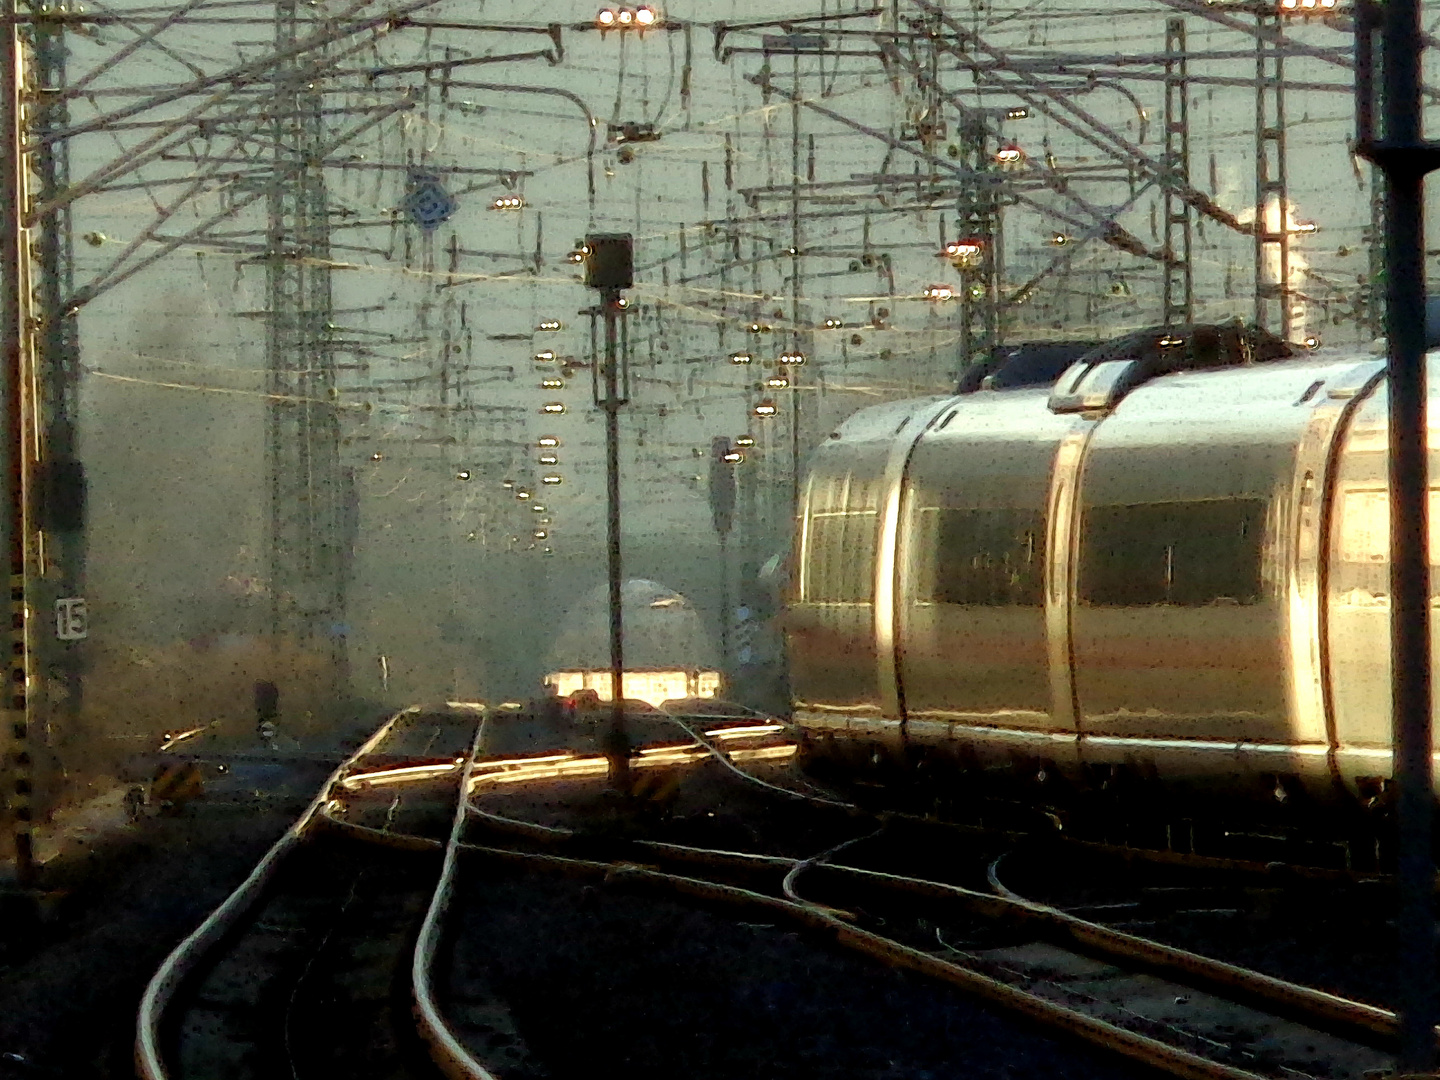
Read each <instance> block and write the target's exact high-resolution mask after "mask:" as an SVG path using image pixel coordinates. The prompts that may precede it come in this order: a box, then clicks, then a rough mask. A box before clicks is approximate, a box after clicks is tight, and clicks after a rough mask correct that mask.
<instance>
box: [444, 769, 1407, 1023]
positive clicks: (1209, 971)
mask: <svg viewBox="0 0 1440 1080" xmlns="http://www.w3.org/2000/svg"><path fill="white" fill-rule="evenodd" d="M742 775H743V774H742ZM483 779H484V778H481V780H482V781H483ZM825 804H826V805H830V806H833V805H834V804H833V803H829V802H828V800H827V801H826V803H825ZM470 813H471V814H472V815H473V816H475V817H476V818H477V819H479V820H481V821H483V822H484V823H485V824H487V825H488V826H490V827H491V828H493V829H495V830H496V831H499V832H502V833H509V834H511V835H514V836H519V837H523V838H525V839H527V840H530V841H533V842H538V843H541V844H561V843H571V842H573V841H574V840H575V839H576V833H575V832H574V830H571V829H566V828H559V827H556V826H550V825H541V824H539V823H536V822H527V821H522V820H520V819H516V818H509V817H505V816H502V815H499V814H495V813H493V812H490V811H484V810H481V809H480V808H479V807H475V806H474V805H473V804H471V807H470ZM900 820H904V819H903V818H900ZM882 828H883V826H882ZM859 839H868V837H862V838H859ZM857 842H858V840H847V841H845V842H844V843H842V844H839V845H837V846H836V847H834V848H831V849H829V850H828V851H826V852H823V853H822V854H820V855H816V856H812V857H811V858H809V859H792V858H785V857H780V856H760V855H752V854H749V853H743V852H719V851H714V850H711V849H705V848H694V847H690V846H688V845H683V844H661V843H655V842H651V841H643V840H642V841H636V842H635V843H634V846H635V847H636V848H637V849H638V850H639V851H643V852H644V853H645V854H646V857H647V858H659V859H662V860H663V859H667V858H668V859H673V860H677V861H688V862H692V863H700V864H706V865H710V866H715V867H723V868H726V869H738V870H746V871H756V870H762V869H764V870H773V871H782V870H783V871H785V872H786V873H785V878H784V880H783V882H782V883H781V890H782V892H783V893H784V895H785V897H786V898H787V899H788V900H790V901H791V902H795V903H803V902H804V901H803V900H802V899H801V898H800V896H799V894H798V892H797V891H796V887H795V882H796V880H797V879H798V878H799V876H800V875H801V873H803V872H805V871H807V870H810V871H820V872H826V873H831V874H835V875H838V876H841V877H848V878H852V879H854V880H856V881H861V882H865V883H868V884H871V885H881V886H884V887H886V888H890V889H897V890H900V891H905V892H912V893H916V894H918V895H924V896H928V897H931V898H934V899H942V900H948V901H956V902H959V903H960V904H962V905H963V906H964V907H966V908H967V909H968V910H969V911H971V912H972V913H976V914H979V915H981V916H982V917H985V918H987V919H1001V920H1004V921H1007V922H1013V923H1015V924H1018V925H1022V926H1027V927H1032V928H1039V929H1041V930H1043V931H1045V936H1047V937H1048V938H1050V939H1053V940H1055V941H1056V942H1057V943H1060V944H1063V945H1067V946H1071V947H1074V948H1076V949H1078V950H1079V951H1081V952H1084V953H1085V954H1086V955H1089V956H1094V957H1103V958H1105V959H1109V960H1119V961H1124V962H1127V963H1131V964H1139V965H1141V966H1143V967H1144V968H1146V969H1147V970H1149V971H1151V972H1152V973H1158V974H1168V975H1173V976H1177V977H1179V978H1181V979H1183V980H1185V981H1186V982H1187V983H1189V984H1191V985H1196V986H1201V987H1204V988H1205V989H1209V990H1214V991H1218V992H1220V993H1221V994H1222V995H1223V996H1230V997H1232V998H1234V997H1236V996H1239V997H1241V998H1243V999H1245V1000H1248V1001H1252V1002H1261V1003H1264V1004H1265V1005H1267V1006H1274V1007H1276V1008H1277V1009H1279V1010H1280V1013H1282V1014H1283V1015H1286V1016H1289V1017H1290V1018H1292V1019H1300V1020H1306V1021H1311V1022H1317V1021H1318V1022H1320V1023H1322V1024H1331V1025H1341V1026H1344V1027H1345V1028H1347V1029H1349V1030H1350V1031H1352V1032H1354V1033H1355V1034H1356V1035H1357V1036H1359V1037H1361V1038H1363V1039H1364V1040H1365V1041H1366V1042H1368V1043H1371V1044H1373V1045H1380V1046H1382V1047H1384V1048H1390V1047H1391V1046H1392V1045H1393V1042H1394V1040H1395V1039H1396V1038H1397V1037H1398V1030H1399V1029H1398V1026H1397V1020H1396V1016H1395V1014H1394V1013H1393V1012H1391V1011H1390V1010H1387V1009H1383V1008H1379V1007H1378V1006H1374V1005H1369V1004H1366V1003H1363V1002H1357V1001H1352V1000H1350V999H1348V998H1343V997H1340V996H1338V995H1335V994H1330V993H1327V992H1325V991H1323V990H1317V989H1314V988H1313V987H1307V986H1302V985H1300V984H1298V983H1292V982H1289V981H1288V980H1285V979H1279V978H1276V977H1274V976H1270V975H1265V974H1263V973H1261V972H1258V971H1252V970H1251V969H1248V968H1242V967H1239V966H1237V965H1234V964H1229V963H1226V962H1224V961H1221V960H1215V959H1213V958H1211V957H1207V956H1202V955H1200V954H1199V953H1194V952H1190V951H1189V950H1186V949H1179V948H1175V947H1173V946H1169V945H1164V944H1162V943H1160V942H1156V941H1152V940H1150V939H1148V938H1142V937H1138V936H1136V935H1133V934H1127V933H1124V932H1123V931H1119V930H1114V929H1111V928H1110V927H1107V926H1103V925H1101V924H1099V923H1094V922H1090V921H1089V920H1086V919H1081V918H1079V917H1077V916H1074V915H1071V914H1069V913H1067V912H1064V911H1061V910H1059V909H1058V908H1053V907H1050V906H1048V905H1045V904H1038V903H1036V902H1034V901H1030V900H1027V899H1025V898H1024V897H1021V896H1018V895H1014V894H1000V895H996V896H992V895H988V894H986V893H982V892H976V891H974V890H972V889H967V888H964V887H963V886H959V885H950V884H946V883H944V882H938V881H931V880H928V879H925V878H918V877H913V876H908V875H901V874H889V873H883V872H881V871H876V870H868V869H865V868H863V867H858V866H852V865H847V864H836V863H833V862H829V861H828V860H829V859H830V858H831V857H832V856H833V855H835V854H838V853H839V852H840V851H841V850H843V849H845V848H846V847H849V846H851V845H853V844H855V843H857Z"/></svg>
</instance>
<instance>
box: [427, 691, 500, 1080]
mask: <svg viewBox="0 0 1440 1080" xmlns="http://www.w3.org/2000/svg"><path fill="white" fill-rule="evenodd" d="M485 719H486V717H485V715H484V714H482V716H481V717H480V722H479V723H478V724H476V725H475V738H474V740H473V741H472V742H471V744H470V753H469V755H468V756H467V757H466V759H465V767H464V769H463V771H462V772H461V774H460V786H459V788H458V790H457V791H456V795H455V817H454V819H453V821H452V822H451V825H450V839H449V842H448V843H447V844H446V845H445V862H444V864H443V865H442V867H441V869H440V880H439V881H438V882H436V884H435V891H434V893H432V894H431V896H430V906H429V907H428V908H427V909H426V911H425V921H424V922H423V923H421V925H420V933H419V935H418V936H417V938H416V940H415V951H414V952H413V953H412V954H411V961H410V991H411V996H412V997H413V998H414V1001H415V1018H416V1021H417V1023H418V1024H419V1026H420V1035H421V1037H422V1038H423V1039H424V1040H425V1045H426V1046H427V1047H428V1048H429V1050H430V1057H431V1059H432V1060H433V1061H434V1062H435V1064H436V1066H438V1067H439V1069H440V1071H441V1072H443V1073H444V1074H445V1075H446V1076H447V1077H449V1078H450V1080H495V1077H494V1074H492V1073H491V1072H489V1071H488V1070H487V1069H486V1068H485V1066H483V1065H481V1064H480V1062H478V1061H476V1060H475V1058H474V1057H473V1056H472V1055H471V1053H470V1051H468V1050H466V1049H465V1047H464V1045H462V1044H461V1042H460V1040H459V1039H457V1038H456V1037H455V1033H454V1032H452V1031H451V1030H450V1028H449V1026H448V1025H447V1024H446V1023H445V1020H444V1018H443V1017H442V1016H441V1015H440V1009H439V1008H438V1007H437V1006H436V1004H435V994H434V990H433V987H432V985H431V981H430V971H431V968H432V967H433V966H434V963H435V955H436V953H437V952H438V951H439V947H440V937H441V933H442V931H443V929H444V921H445V913H446V911H447V910H448V909H449V906H450V899H451V897H452V896H453V895H454V889H455V869H456V862H457V855H458V852H459V848H460V844H461V842H462V838H463V837H464V835H465V824H466V821H467V819H468V815H467V814H466V812H465V810H466V807H467V806H468V805H469V802H470V799H469V792H470V781H471V775H472V773H473V772H474V769H475V758H476V756H477V755H478V754H479V752H480V743H481V740H482V739H484V737H485Z"/></svg>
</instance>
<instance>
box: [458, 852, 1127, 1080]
mask: <svg viewBox="0 0 1440 1080" xmlns="http://www.w3.org/2000/svg"><path fill="white" fill-rule="evenodd" d="M743 919H744V916H743V915H739V916H737V915H736V914H735V913H733V912H728V911H727V912H721V911H710V910H706V909H705V908H704V907H701V906H697V905H693V904H690V903H688V902H687V903H684V904H682V903H677V902H672V901H669V900H667V899H664V898H657V897H655V896H653V895H650V894H638V893H634V892H630V891H628V890H622V889H620V888H615V887H607V886H588V885H584V884H580V883H577V882H574V881H571V880H566V879H562V878H552V877H547V876H539V875H535V876H531V875H526V874H521V873H516V872H513V871H508V870H503V869H501V868H499V867H497V866H495V865H493V864H489V863H478V862H477V863H472V864H468V865H467V866H465V867H464V868H463V869H462V877H461V890H460V893H459V895H458V897H457V902H456V904H455V906H454V907H453V908H452V926H453V928H454V937H455V939H456V944H455V952H454V954H453V961H452V967H451V970H450V980H451V984H450V985H451V993H452V994H460V995H469V994H472V993H475V992H476V991H475V989H474V988H475V987H476V986H479V987H481V988H484V989H485V990H488V991H493V993H495V994H496V995H497V996H498V997H499V998H500V999H502V1000H503V1001H504V1002H505V1004H506V1005H507V1006H508V1008H509V1012H510V1017H511V1019H512V1021H513V1023H514V1025H515V1028H516V1030H517V1031H518V1033H519V1036H520V1037H521V1038H522V1039H523V1040H524V1041H525V1044H526V1047H527V1049H528V1051H529V1057H530V1060H531V1061H532V1062H533V1064H534V1067H535V1070H536V1071H535V1073H534V1075H537V1076H548V1077H550V1078H551V1080H568V1078H572V1077H574V1078H577V1080H578V1078H581V1077H584V1078H585V1080H597V1078H608V1077H615V1078H619V1077H627V1078H630V1077H651V1076H654V1077H670V1076H685V1077H690V1078H693V1080H712V1078H714V1080H718V1078H721V1077H725V1078H740V1077H744V1078H759V1080H767V1078H771V1077H775V1078H779V1077H786V1078H790V1077H810V1076H813V1077H826V1078H834V1080H882V1078H886V1080H889V1078H896V1080H898V1078H901V1077H904V1078H908V1080H940V1078H948V1077H955V1078H960V1077H963V1078H966V1080H974V1078H989V1077H997V1078H1002V1077H1003V1078H1009V1077H1016V1078H1018V1077H1031V1076H1046V1077H1053V1078H1057V1080H1062V1078H1063V1080H1121V1078H1131V1077H1139V1076H1142V1075H1147V1076H1148V1075H1150V1074H1148V1073H1142V1072H1140V1071H1138V1070H1136V1069H1134V1068H1133V1067H1131V1066H1128V1065H1126V1064H1124V1063H1121V1062H1118V1061H1116V1060H1114V1059H1111V1058H1109V1057H1105V1056H1102V1055H1100V1054H1098V1053H1095V1052H1092V1051H1091V1050H1089V1049H1088V1048H1086V1047H1083V1046H1079V1045H1077V1044H1074V1043H1070V1042H1065V1041H1060V1040H1058V1039H1056V1038H1054V1037H1052V1036H1050V1035H1048V1034H1046V1033H1043V1032H1041V1031H1039V1030H1037V1029H1035V1028H1033V1027H1030V1026H1028V1025H1026V1024H1024V1023H1022V1022H1020V1021H1016V1020H1012V1019H1010V1018H1008V1017H1005V1016H1001V1015H999V1014H997V1013H994V1012H990V1011H987V1010H985V1009H983V1008H981V1007H980V1006H978V1005H976V1004H975V1003H973V1002H971V1001H969V1000H968V999H966V998H964V997H962V996H961V995H959V994H957V993H954V992H953V991H950V990H949V989H947V988H945V987H942V986H940V985H938V984H935V983H932V982H928V981H926V980H923V979H920V978H918V977H915V976H911V975H909V974H907V973H903V972H899V971H895V970H891V969H887V968H885V967H882V966H880V965H879V964H877V963H875V962H873V961H871V960H869V959H867V958H864V957H861V956H859V955H857V954H852V953H848V952H844V951H842V950H839V949H836V948H834V947H831V946H827V945H823V944H821V943H820V942H818V941H812V940H808V939H807V938H806V937H805V936H802V935H800V934H797V933H794V932H792V931H791V930H790V929H789V928H787V927H785V926H777V925H770V924H766V923H750V922H745V921H743Z"/></svg>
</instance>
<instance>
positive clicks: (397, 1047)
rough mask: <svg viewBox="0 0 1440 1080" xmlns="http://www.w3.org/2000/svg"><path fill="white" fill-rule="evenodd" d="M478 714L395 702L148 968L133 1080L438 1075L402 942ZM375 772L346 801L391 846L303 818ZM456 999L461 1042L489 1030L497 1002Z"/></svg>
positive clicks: (433, 860) (423, 891)
mask: <svg viewBox="0 0 1440 1080" xmlns="http://www.w3.org/2000/svg"><path fill="white" fill-rule="evenodd" d="M479 720H480V715H479V714H478V713H475V712H466V711H454V710H451V711H437V712H424V711H421V710H418V709H412V710H406V711H405V712H402V713H399V714H397V715H396V716H394V717H392V718H391V719H390V720H389V721H387V723H386V724H385V725H383V726H382V727H381V728H380V729H379V730H378V731H377V732H376V733H375V734H374V735H373V736H372V737H371V739H370V740H369V741H367V742H366V744H365V745H364V746H362V747H361V748H360V750H359V751H357V752H356V753H355V754H354V755H353V756H352V757H351V758H350V759H348V760H347V761H346V762H345V763H344V764H342V765H341V766H340V768H339V769H337V770H336V772H335V773H334V774H332V776H331V777H330V779H329V780H328V781H327V782H326V784H325V785H324V787H323V788H322V790H321V792H320V793H319V795H317V797H316V799H315V800H314V801H313V802H312V803H311V804H310V806H309V807H308V808H307V810H306V811H305V813H304V814H302V815H301V817H300V818H299V819H298V820H297V821H296V823H295V824H294V825H292V826H291V828H290V829H289V830H288V831H287V832H286V834H285V835H284V836H283V837H282V838H281V840H280V841H278V842H277V843H276V844H275V846H274V847H272V848H271V849H270V851H269V852H268V853H267V854H266V856H265V857H264V859H262V860H261V862H260V864H259V865H258V866H257V867H256V868H255V870H254V871H253V872H252V873H251V875H250V877H249V878H247V880H246V881H245V882H244V883H243V884H242V885H241V886H240V887H239V888H238V889H237V890H236V891H235V892H234V893H232V894H231V895H230V897H229V898H227V899H226V901H225V902H224V903H223V904H222V905H221V906H220V907H219V908H217V909H216V910H215V912H213V913H212V914H211V915H210V917H209V918H208V919H207V920H206V921H205V922H204V923H203V924H202V925H201V926H200V927H199V928H198V929H197V930H196V931H195V932H194V933H192V934H191V935H190V936H189V937H188V938H187V939H186V940H185V941H184V942H182V943H181V944H180V945H179V946H178V947H177V948H176V949H175V950H174V951H173V952H172V953H171V954H170V955H169V956H168V957H167V958H166V960H165V962H164V963H163V964H162V965H161V967H160V969H159V970H158V971H157V972H156V974H155V976H154V977H153V978H152V979H151V981H150V983H149V985H148V986H147V988H146V992H145V995H144V998H143V999H142V1002H141V1007H140V1012H139V1016H138V1019H137V1030H136V1070H137V1074H138V1075H139V1076H140V1077H142V1078H143V1080H167V1078H169V1080H190V1078H195V1080H200V1078H205V1080H211V1078H217V1077H227V1078H228V1077H233V1078H242V1077H244V1078H249V1077H256V1078H260V1077H265V1078H272V1077H277V1076H291V1077H296V1078H300V1077H307V1076H318V1075H327V1076H328V1075H337V1074H338V1075H347V1076H359V1075H363V1076H371V1077H385V1078H391V1077H393V1078H396V1080H411V1078H427V1080H428V1078H432V1077H436V1076H439V1075H441V1073H440V1069H439V1066H438V1065H437V1060H439V1058H438V1056H437V1054H436V1053H434V1052H433V1051H432V1048H431V1047H430V1045H429V1043H428V1042H427V1039H428V1038H433V1032H431V1031H430V1030H429V1029H427V1028H426V1026H425V1024H424V1022H423V1021H424V1015H423V1013H424V1008H423V1006H424V1005H426V1004H429V1003H428V1002H427V1001H426V999H425V996H424V994H425V992H424V991H423V990H422V989H417V987H416V985H415V982H414V980H415V977H416V974H417V971H418V973H419V975H420V977H422V978H423V977H425V976H426V975H427V974H428V971H427V969H426V968H425V967H424V965H420V966H419V967H417V962H416V959H415V958H416V955H417V937H423V933H422V927H423V924H424V920H425V917H426V914H427V911H429V909H430V907H431V904H432V902H433V900H434V893H435V884H436V881H437V880H438V877H439V874H440V871H441V862H440V859H439V858H437V855H436V851H435V847H436V845H437V844H438V843H439V841H438V838H439V837H443V836H444V835H445V831H446V829H447V828H448V825H449V823H450V820H451V818H452V816H453V813H454V807H455V805H456V796H457V792H458V790H459V789H458V786H457V783H456V781H457V779H458V775H457V774H458V773H459V772H460V771H461V770H462V769H463V767H464V765H465V763H466V762H467V761H468V758H469V756H470V754H471V752H472V749H473V745H474V738H475V735H476V733H477V730H478V725H479ZM377 770H378V771H381V772H384V773H386V774H387V775H388V776H389V777H390V778H391V779H392V781H393V782H392V783H390V784H388V785H380V784H372V785H367V791H366V792H365V793H363V794H362V795H361V797H359V798H356V796H355V793H354V792H353V791H352V792H351V793H350V797H351V799H352V804H353V805H354V807H355V809H356V811H357V813H359V814H361V815H362V816H366V817H368V818H369V819H371V820H372V821H373V822H374V826H373V831H374V832H375V833H376V834H378V835H379V836H381V837H382V838H391V839H392V840H393V842H391V843H386V844H382V845H378V846H377V845H375V844H357V843H356V842H355V841H354V840H353V839H351V838H348V837H345V836H342V835H339V834H337V833H335V832H334V831H333V830H332V831H326V830H323V829H317V828H316V827H315V826H316V825H317V823H318V822H319V821H320V820H321V812H322V810H323V809H324V807H325V806H326V805H327V804H328V803H329V802H330V801H331V800H332V799H333V798H334V797H335V796H336V795H337V793H340V792H343V791H345V790H346V788H345V785H346V783H347V781H349V780H350V779H351V778H352V777H353V776H354V775H356V774H357V773H365V772H374V771H377ZM352 787H353V785H352ZM367 795H368V797H366V796H367ZM427 841H429V842H428V843H427ZM417 1003H418V1004H419V1005H420V1006H421V1008H420V1010H419V1013H420V1019H421V1022H420V1023H418V1024H417V1021H416V1016H417ZM461 1005H462V1006H464V1007H462V1008H460V1009H459V1010H457V1011H458V1013H459V1014H460V1015H461V1016H462V1018H468V1023H466V1024H465V1025H463V1026H462V1030H467V1029H473V1030H467V1034H468V1037H469V1038H470V1039H471V1040H472V1041H474V1042H479V1043H484V1041H485V1039H486V1038H487V1034H488V1035H494V1034H496V1033H498V1034H500V1035H501V1037H502V1041H503V1036H504V1034H505V1032H504V1027H505V1023H504V1017H503V1013H492V1014H490V1015H485V1014H484V1013H483V1010H481V1009H477V1008H476V1003H474V1002H467V1003H461ZM429 1008H430V1011H431V1013H432V1014H433V1013H434V1006H433V1004H430V1005H429ZM492 1049H495V1048H494V1047H492ZM496 1056H497V1057H502V1058H503V1055H499V1054H498V1053H497V1054H496ZM466 1075H469V1076H472V1077H478V1078H484V1077H488V1075H489V1074H488V1073H486V1072H485V1071H484V1070H476V1071H473V1072H471V1073H468V1074H466Z"/></svg>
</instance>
